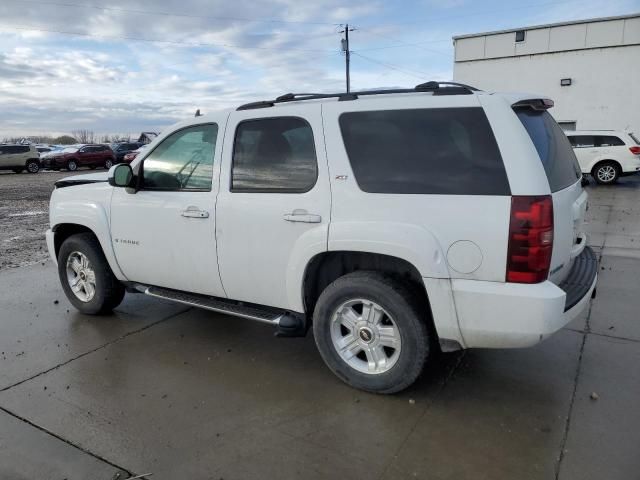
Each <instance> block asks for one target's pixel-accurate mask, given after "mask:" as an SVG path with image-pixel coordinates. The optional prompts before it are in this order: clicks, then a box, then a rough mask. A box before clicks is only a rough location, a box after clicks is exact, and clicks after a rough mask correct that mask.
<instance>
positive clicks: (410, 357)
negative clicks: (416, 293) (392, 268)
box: [313, 272, 429, 393]
mask: <svg viewBox="0 0 640 480" xmlns="http://www.w3.org/2000/svg"><path fill="white" fill-rule="evenodd" d="M313 333H314V336H315V340H316V345H317V346H318V350H319V351H320V354H321V355H322V358H323V359H324V361H325V363H326V364H327V366H328V367H329V368H330V369H331V370H332V371H333V373H335V374H336V375H337V376H338V377H339V378H340V379H341V380H342V381H344V382H345V383H347V384H349V385H351V386H353V387H355V388H359V389H362V390H366V391H369V392H374V393H395V392H399V391H401V390H403V389H405V388H407V387H408V386H409V385H411V384H412V383H413V382H414V381H415V380H416V379H417V378H418V376H419V375H420V373H421V372H422V370H423V368H424V365H425V363H426V361H427V357H428V354H429V330H428V328H427V323H426V319H425V318H424V312H420V311H419V308H418V307H417V304H416V302H415V301H414V298H413V297H412V296H411V294H410V293H409V290H408V289H406V288H405V287H404V286H403V285H402V284H400V283H398V282H396V281H395V280H393V279H390V278H388V277H385V276H383V275H381V274H379V273H377V272H355V273H350V274H348V275H345V276H343V277H340V278H339V279H337V280H336V281H335V282H333V283H332V284H331V285H329V286H328V287H327V288H326V289H325V290H324V291H323V292H322V294H321V295H320V298H319V299H318V302H317V305H316V308H315V311H314V315H313Z"/></svg>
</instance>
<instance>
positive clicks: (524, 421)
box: [0, 177, 640, 480]
mask: <svg viewBox="0 0 640 480" xmlns="http://www.w3.org/2000/svg"><path fill="white" fill-rule="evenodd" d="M0 180H1V179H0ZM589 190H590V209H589V212H588V215H589V226H588V229H589V230H590V232H591V233H592V235H591V243H592V245H594V247H595V250H596V251H597V252H598V254H599V255H600V256H601V266H600V268H601V270H600V272H599V273H600V277H599V283H598V296H597V298H596V299H595V300H594V301H592V303H591V305H590V307H589V310H588V311H587V312H585V314H583V315H581V316H580V317H579V318H577V319H576V320H575V321H574V322H572V323H571V324H570V325H569V326H568V327H567V328H565V329H563V330H562V331H560V332H558V333H557V334H556V335H554V336H552V337H551V338H550V339H548V340H547V341H545V342H543V343H542V344H540V345H538V346H536V347H534V348H530V349H521V350H472V351H468V352H465V353H455V354H448V355H443V356H441V357H440V358H438V359H436V362H435V364H433V365H432V366H431V368H430V370H429V371H428V372H426V374H425V375H424V376H423V377H422V378H421V379H420V380H419V381H418V383H417V384H416V385H415V386H413V387H412V388H410V389H409V390H407V391H405V392H403V393H401V394H399V395H395V396H376V395H370V394H366V393H362V392H359V391H356V390H353V389H351V388H349V387H347V386H345V385H343V384H342V383H341V382H340V381H338V380H337V379H336V378H335V377H334V376H333V375H332V374H331V373H330V372H329V370H328V369H327V368H326V367H325V366H324V364H323V362H322V360H321V358H320V356H319V354H318V353H317V352H316V349H315V345H314V342H313V338H312V337H311V335H309V337H307V338H304V339H281V338H274V337H273V331H272V330H271V329H270V328H269V327H266V326H263V325H261V324H257V323H252V322H250V321H245V320H241V319H237V318H233V317H228V316H224V315H218V314H214V313H211V312H206V311H202V310H197V309H189V308H186V307H183V306H177V305H173V304H170V303H166V302H163V301H159V300H156V299H152V298H148V297H144V296H142V295H131V294H128V295H127V297H126V299H125V301H124V302H123V304H122V305H121V306H120V307H119V308H118V309H117V311H116V313H115V314H114V315H112V316H105V317H86V316H83V315H81V314H79V313H77V312H76V311H75V310H74V309H73V308H72V307H71V306H70V304H69V303H68V302H67V300H66V298H65V297H64V295H63V294H62V291H61V289H60V287H59V283H58V279H57V275H56V271H55V269H54V267H53V265H52V263H51V262H45V264H44V265H42V264H41V263H37V264H34V265H30V266H23V267H20V268H11V269H5V270H2V271H0V352H1V354H0V479H2V480H4V479H10V480H13V479H41V478H43V479H60V480H62V479H64V478H66V479H68V480H72V479H91V480H101V479H105V480H111V479H113V478H116V477H117V476H118V473H120V477H119V478H121V479H123V478H127V476H128V475H130V474H144V473H153V476H152V477H149V478H151V479H152V480H157V479H177V478H185V479H220V478H223V479H226V480H230V479H266V478H278V479H294V478H296V479H297V478H305V479H329V478H331V479H333V478H355V479H398V478H401V479H403V478H406V479H415V478H422V479H459V478H473V479H556V478H559V479H562V480H564V479H567V480H573V479H580V480H585V479H598V480H600V479H603V478H606V479H625V480H629V479H637V478H640V473H639V472H640V457H638V446H639V445H640V408H638V406H639V405H640V368H638V366H639V365H640V315H638V314H637V311H638V309H639V307H640V295H638V281H639V280H640V245H636V243H638V244H640V177H639V178H624V179H622V181H621V183H620V185H616V186H613V187H590V188H589ZM56 302H57V303H56Z"/></svg>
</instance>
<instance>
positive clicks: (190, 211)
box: [182, 206, 209, 218]
mask: <svg viewBox="0 0 640 480" xmlns="http://www.w3.org/2000/svg"><path fill="white" fill-rule="evenodd" d="M182 216H183V217H187V218H209V212H207V211H206V210H200V209H199V208H198V207H194V206H191V207H187V209H186V210H183V211H182Z"/></svg>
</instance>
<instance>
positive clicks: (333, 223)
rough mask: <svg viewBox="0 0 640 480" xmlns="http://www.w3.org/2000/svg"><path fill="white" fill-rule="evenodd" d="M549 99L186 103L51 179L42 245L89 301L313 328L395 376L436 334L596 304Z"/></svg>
mask: <svg viewBox="0 0 640 480" xmlns="http://www.w3.org/2000/svg"><path fill="white" fill-rule="evenodd" d="M552 105H553V102H552V101H550V100H548V99H544V98H539V97H536V96H531V95H523V94H488V93H484V92H480V91H477V90H476V89H474V88H472V87H468V86H464V85H459V84H445V83H437V82H428V83H426V84H422V85H418V86H417V87H415V88H413V89H402V90H400V89H397V90H393V91H384V90H383V91H367V92H359V93H351V94H334V95H329V94H318V95H311V94H303V95H294V94H287V95H284V96H282V97H279V98H277V99H276V100H272V101H263V102H256V103H252V104H248V105H243V106H240V107H238V108H237V109H234V110H224V111H220V112H216V113H213V114H210V115H207V116H202V117H196V118H191V119H189V120H187V121H185V122H183V123H180V124H177V125H175V126H174V127H173V128H169V129H167V130H166V131H165V132H163V134H162V135H161V136H159V137H158V138H157V139H156V140H154V142H153V143H152V144H151V145H150V146H149V148H148V149H147V150H145V152H143V153H142V154H141V155H139V156H138V157H137V158H136V159H135V160H134V161H133V162H132V164H131V165H128V164H120V165H116V166H114V167H112V168H111V169H110V170H109V172H108V174H106V173H105V174H97V175H96V174H93V175H80V176H75V177H71V178H67V179H64V180H60V181H58V182H57V183H56V189H55V191H54V192H53V194H52V197H51V205H50V222H51V228H50V229H49V230H48V231H47V234H46V238H47V244H48V248H49V251H50V253H51V256H52V258H53V259H54V261H57V264H58V272H59V277H60V281H61V283H62V288H63V289H64V291H65V293H66V295H67V297H68V298H69V300H70V301H71V303H73V305H74V306H75V307H76V308H77V309H78V310H80V311H82V312H84V313H89V314H99V313H103V312H108V311H110V310H111V309H113V308H114V307H116V306H117V305H118V304H119V303H120V302H121V301H122V299H123V297H124V295H125V290H126V291H129V292H142V293H144V294H147V295H150V296H153V297H159V298H164V299H169V300H172V301H175V302H180V303H183V304H187V305H192V306H196V307H201V308H205V309H209V310H212V311H216V312H223V313H227V314H230V315H235V316H238V317H245V318H250V319H253V320H257V321H260V322H264V323H267V324H271V325H273V326H275V327H276V328H277V333H278V334H280V335H284V336H298V335H305V334H306V332H307V330H308V328H309V327H310V326H311V325H312V326H313V331H314V337H315V341H316V344H317V346H318V349H319V351H320V354H321V355H322V357H323V359H324V360H325V362H326V364H327V365H328V366H329V368H330V369H331V370H332V371H333V372H334V373H335V374H336V375H337V376H338V377H339V378H340V379H342V380H343V381H345V382H347V383H348V384H350V385H352V386H355V387H357V388H360V389H364V390H367V391H371V392H377V393H393V392H397V391H400V390H402V389H404V388H406V387H407V386H409V385H411V384H412V383H413V382H414V381H415V380H416V378H417V377H418V375H419V374H420V372H421V371H422V370H423V368H424V367H425V365H427V364H428V362H429V358H430V353H431V352H433V351H434V350H435V349H438V348H441V349H442V350H445V351H450V350H455V349H461V348H507V347H526V346H530V345H534V344H536V343H538V342H540V341H541V340H543V339H544V338H546V337H548V336H549V335H551V334H552V333H553V332H555V331H557V330H558V329H560V328H561V327H563V326H564V325H566V324H567V323H568V322H569V321H570V320H571V319H573V318H574V317H575V316H576V315H578V314H579V313H580V312H581V311H582V310H583V309H584V308H585V306H586V305H587V304H588V302H589V299H590V298H591V295H592V292H594V289H595V285H596V279H597V262H596V257H595V255H594V253H593V251H592V250H591V249H590V248H589V247H588V246H587V245H586V243H587V242H586V237H585V234H584V231H583V219H584V214H585V210H586V207H587V194H586V192H585V191H584V190H583V188H582V185H581V172H580V169H579V168H578V165H577V162H576V158H575V155H574V153H573V150H572V148H571V145H570V144H569V142H568V141H567V138H566V137H565V135H564V134H563V132H562V130H561V129H560V127H559V126H558V125H557V124H556V122H555V121H554V120H553V118H552V117H551V116H550V115H549V113H548V112H547V111H546V110H547V109H548V108H549V107H551V106H552ZM212 321H215V320H214V319H212Z"/></svg>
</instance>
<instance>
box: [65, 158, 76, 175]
mask: <svg viewBox="0 0 640 480" xmlns="http://www.w3.org/2000/svg"><path fill="white" fill-rule="evenodd" d="M67 170H69V171H70V172H75V171H76V170H78V164H77V163H76V161H75V160H69V161H68V162H67Z"/></svg>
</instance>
